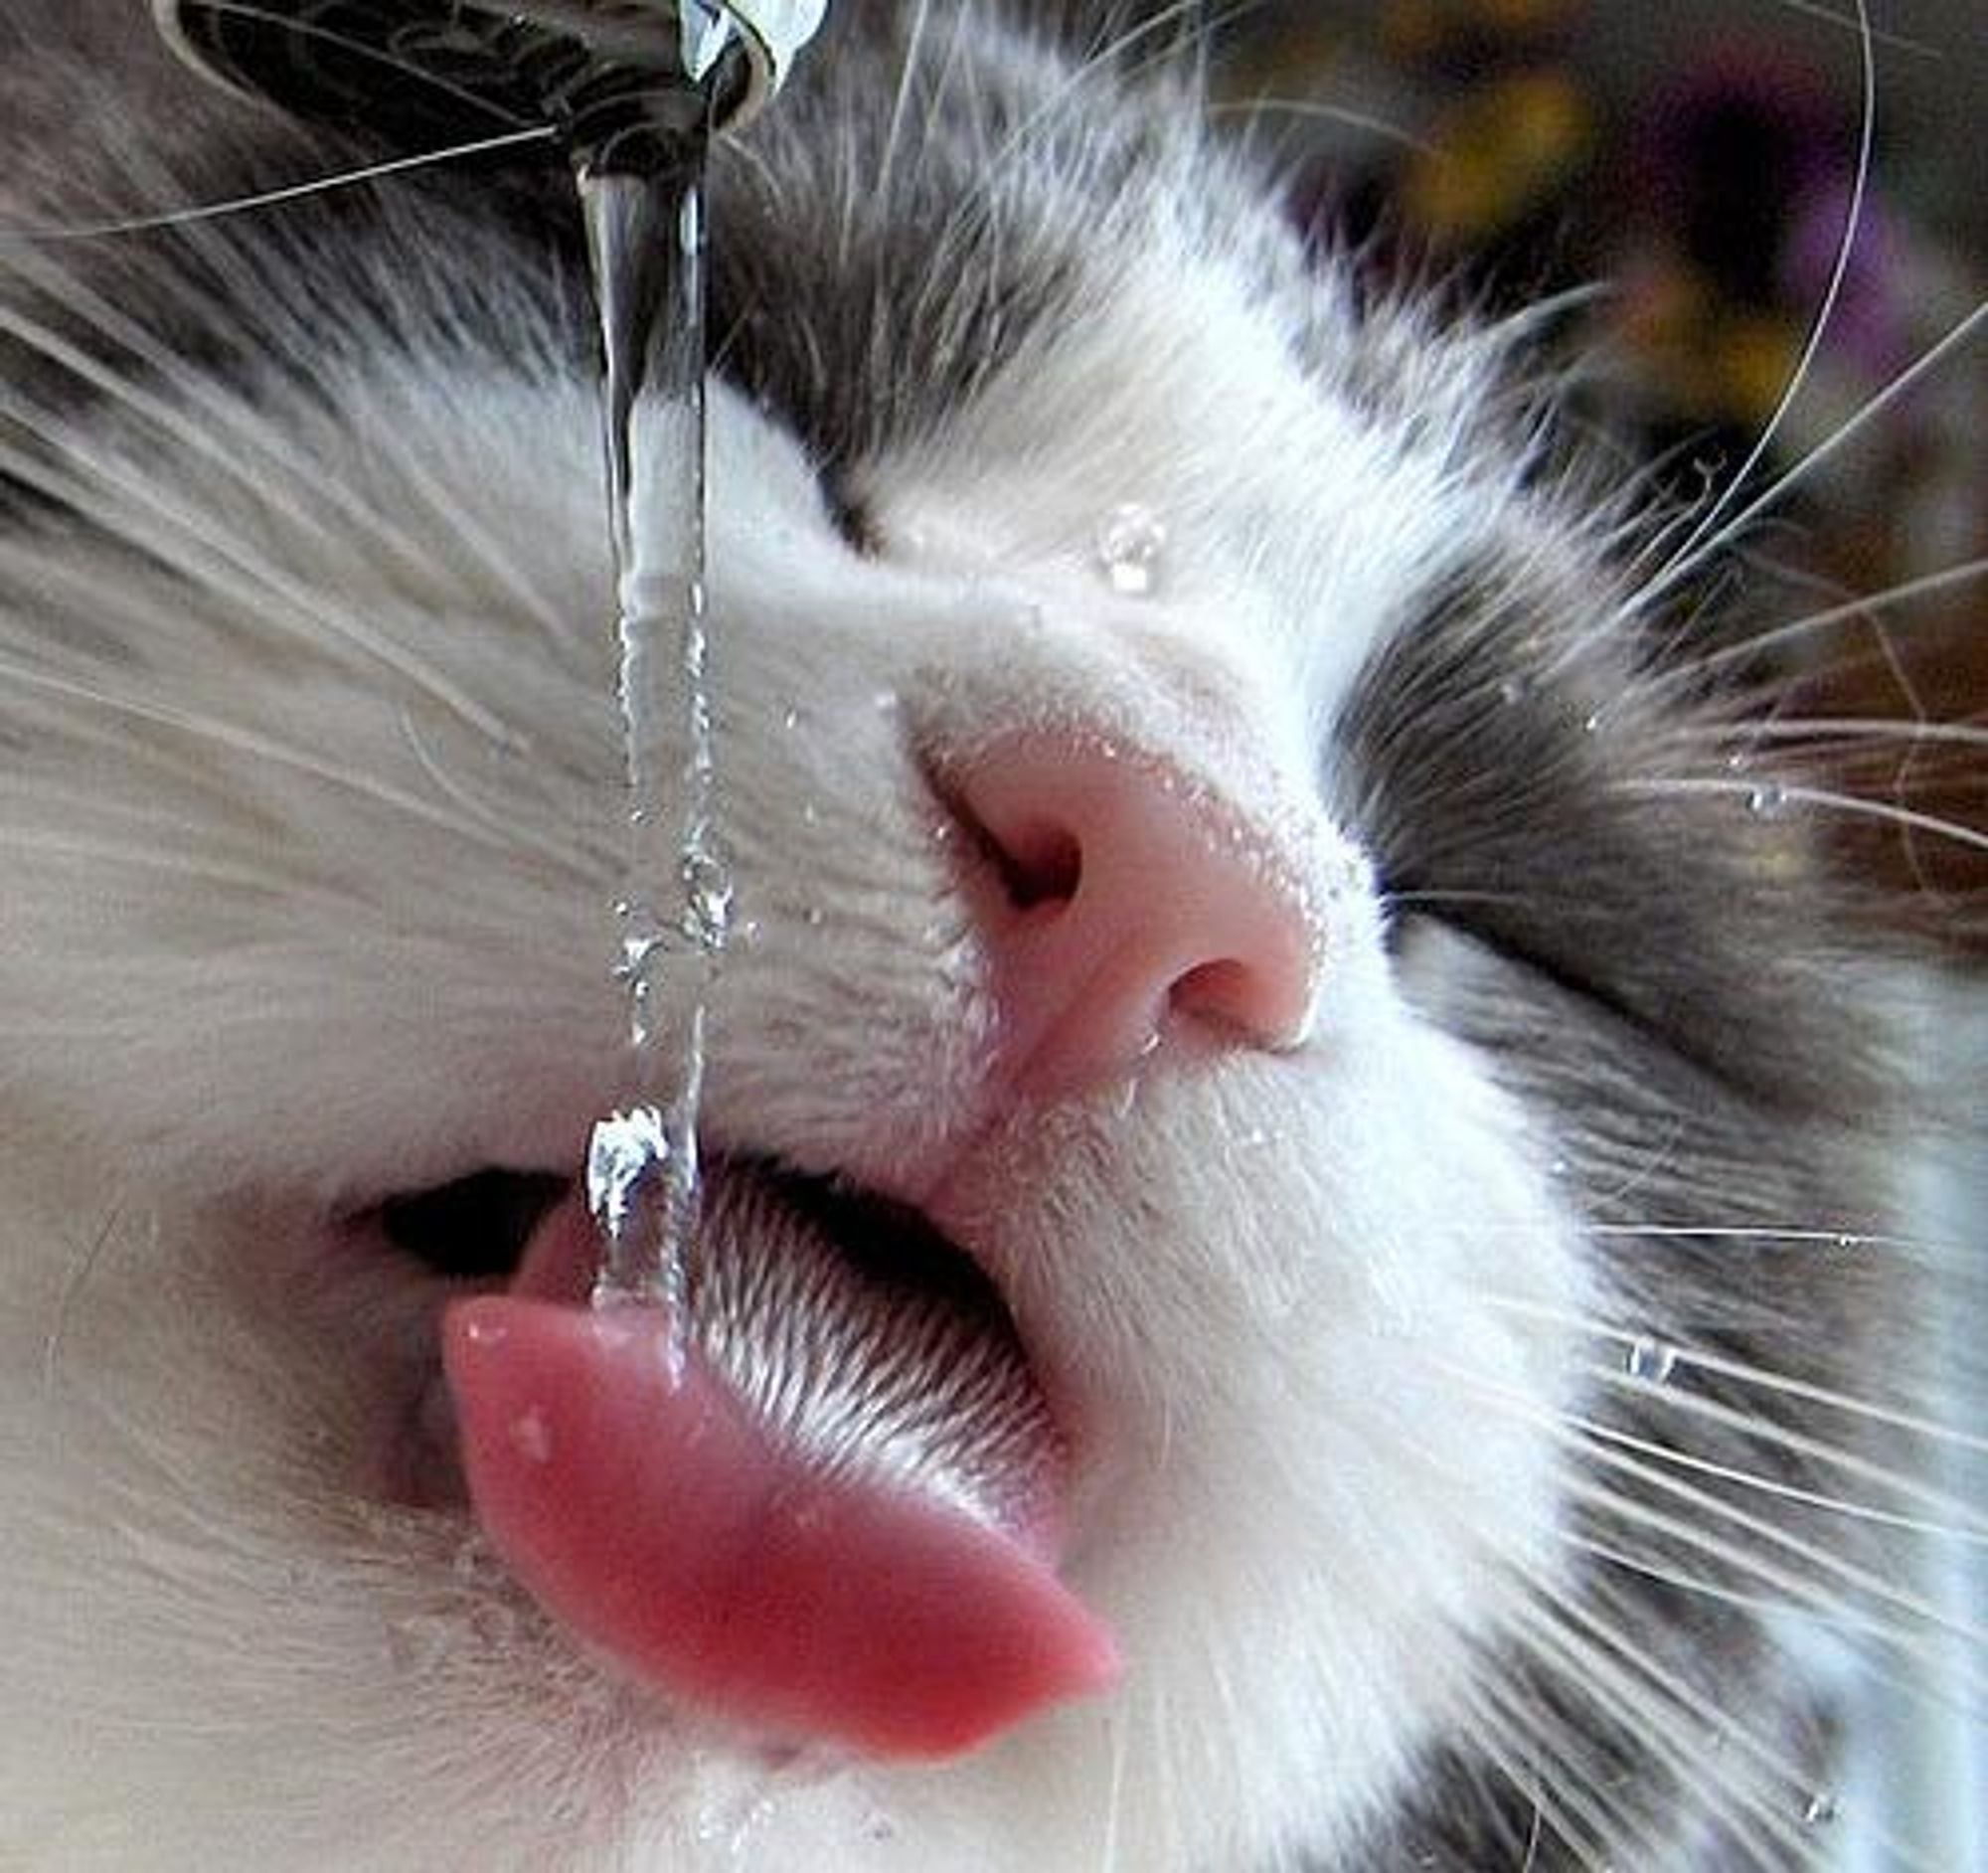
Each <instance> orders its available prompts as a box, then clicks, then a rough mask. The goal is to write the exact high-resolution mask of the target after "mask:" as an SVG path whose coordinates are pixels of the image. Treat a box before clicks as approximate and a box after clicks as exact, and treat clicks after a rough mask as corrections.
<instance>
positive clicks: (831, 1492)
mask: <svg viewBox="0 0 1988 1873" xmlns="http://www.w3.org/2000/svg"><path fill="white" fill-rule="evenodd" d="M383 1215H384V1217H385V1219H386V1226H387V1229H388V1233H389V1235H390V1237H394V1238H396V1239H398V1240H400V1241H402V1242H404V1243H412V1242H414V1241H424V1242H425V1243H426V1244H427V1245H428V1247H429V1249H430V1250H431V1251H432V1252H433V1253H432V1254H431V1256H430V1259H431V1261H432V1262H433V1263H434V1265H435V1266H438V1267H442V1268H444V1269H445V1270H446V1271H447V1272H449V1273H451V1274H454V1275H457V1276H459V1277H463V1278H464V1279H465V1281H466V1283H467V1284H468V1287H469V1291H470V1297H468V1298H464V1299H461V1300H458V1301H456V1302H454V1303H453V1304H451V1305H450V1306H449V1307H448V1308H447V1310H446V1313H445V1315H444V1317H443V1319H442V1322H441V1324H440V1328H439V1334H438V1338H439V1342H440V1347H441V1355H442V1358H441V1362H440V1366H439V1368H438V1369H437V1370H436V1371H435V1372H434V1375H433V1377H432V1379H431V1381H430V1382H429V1384H428V1385H427V1386H426V1388H425V1390H424V1393H423V1396H422V1398H421V1399H420V1401H419V1403H418V1405H417V1407H416V1408H415V1411H414V1415H413V1419H412V1422H411V1424H410V1426H409V1428H408V1432H407V1437H406V1440H405V1452H404V1457H403V1461H402V1464H401V1475H402V1480H403V1483H404V1485H405V1488H404V1493H406V1494H408V1495H410V1496H411V1497H413V1498H414V1499H417V1500H420V1501H423V1502H426V1503H429V1504H447V1503H461V1502H465V1501H466V1502H467V1503H468V1505H469V1506H470V1508H471V1509H472V1511H473V1512H474V1514H475V1515H476V1516H477V1518H478V1520H479V1521H480V1522H481V1523H482V1525H483V1528H484V1530H485V1532H486V1533H487V1534H488V1535H489V1536H490V1538H491V1540H492V1541H493V1542H494V1543H495V1544H496V1546H497V1547H498V1548H499V1549H500V1550H501V1551H502V1552H503V1553H504V1554H505V1556H506V1558H507V1559H508V1560H509V1561H510V1563H511V1565H512V1568H513V1571H514V1572H515V1573H516V1574H517V1575H518V1577H519V1579H520V1580H521V1581H522V1582H523V1584H524V1585H525V1586H526V1587H527V1588H528V1589H529V1590H530V1591H531V1592H532V1593H533V1594H534V1596H535V1597H536V1598H538V1599H539V1600H540V1601H541V1602H542V1604H544V1605H545V1606H546V1607H547V1609H548V1610H549V1611H550V1612H552V1613H553V1614H554V1615H555V1617H556V1618H560V1619H561V1620H562V1621H563V1622H564V1623H566V1624H567V1625H568V1626H569V1627H570V1628H572V1629H573V1630H574V1631H576V1632H577V1633H578V1634H579V1635H580V1636H581V1637H582V1638H584V1639H586V1640H588V1641H590V1642H592V1643H593V1644H594V1645H596V1646H598V1647H600V1648H602V1649H604V1650H606V1651H607V1652H608V1653H610V1654H611V1655H613V1656H614V1657H615V1658H617V1659H618V1660H619V1661H620V1662H621V1663H623V1664H624V1665H625V1666H627V1667H628V1668H629V1669H631V1670H633V1671H634V1672H636V1673H637V1674H638V1675H639V1676H641V1677H643V1678H645V1679H648V1680H650V1681H653V1682H656V1683H659V1684H660V1685H662V1686H663V1687H664V1688H665V1689H667V1690H669V1691H671V1692H673V1693H677V1694H680V1695H684V1696H687V1697H689V1698H690V1699H691V1700H693V1701H695V1702H698V1703H700V1704H702V1705H705V1706H707V1707H709V1708H711V1709H713V1710H714V1711H716V1712H717V1713H719V1714H721V1715H723V1716H726V1717H729V1718H733V1719H737V1720H740V1721H743V1722H745V1723H746V1724H749V1725H751V1726H753V1727H755V1728H758V1729H761V1730H767V1729H771V1730H774V1731H777V1732H780V1733H783V1734H789V1735H793V1734H798V1735H801V1736H804V1737H806V1738H808V1739H810V1740H823V1739H826V1740H829V1741H832V1742H836V1743H841V1744H846V1745H854V1746H856V1747H858V1748H861V1749H864V1750H867V1751H870V1752H873V1753H880V1754H892V1755H899V1754H910V1755H938V1754H946V1753H950V1752H951V1751H954V1750H957V1749H960V1748H964V1747H967V1746H969V1745H970V1744H973V1743H975V1742H978V1741H980V1740H981V1739H982V1738H984V1737H985V1736H988V1735H990V1734H992V1733H993V1732H995V1731H997V1730H999V1729H1002V1728H1005V1727H1006V1726H1007V1725H1008V1724H1010V1723H1012V1722H1014V1721H1016V1720H1017V1719H1018V1718H1020V1717H1021V1716H1024V1715H1027V1714H1028V1713H1029V1712H1030V1711H1032V1710H1034V1709H1036V1708H1038V1707H1040V1706H1041V1705H1042V1704H1043V1703H1045V1702H1048V1701H1050V1700H1052V1699H1056V1698H1061V1697H1066V1696H1069V1695H1072V1694H1074V1693H1076V1692H1079V1691H1082V1690H1086V1689H1089V1688H1093V1687H1094V1686H1096V1685H1098V1684H1100V1683H1102V1682H1104V1681H1106V1680H1107V1679H1108V1678H1109V1677H1110V1676H1111V1675H1112V1673H1113V1671H1114V1669H1115V1658H1114V1655H1113V1652H1112V1648H1111V1644H1110V1640H1109V1638H1108V1636H1107V1635H1106V1634H1105V1632H1104V1631H1103V1628H1102V1627H1101V1626H1099V1625H1098V1624H1097V1622H1096V1621H1095V1619H1094V1618H1092V1617H1091V1616H1090V1615H1089V1614H1088V1613H1087V1612H1085V1610H1084V1609H1082V1608H1081V1607H1080V1606H1078V1604H1077V1602H1076V1601H1075V1600H1074V1599H1072V1598H1071V1596H1070V1595H1069V1594H1068V1592H1067V1591H1066V1590H1065V1589H1064V1588H1063V1586H1062V1584H1061V1583H1060V1582H1059V1581H1058V1579H1057V1577H1056V1575H1055V1573H1054V1571H1053V1561H1054V1556H1055V1549H1056V1544H1057V1541H1058V1538H1059V1533H1060V1524H1061V1520H1062V1506H1063V1502H1064V1499H1065V1493H1066V1490H1065V1477H1066V1471H1067V1467H1068V1452H1067V1449H1066V1445H1065V1440H1064V1438H1063V1436H1062V1434H1061V1432H1060V1430H1059V1428H1058V1426H1057V1424H1056V1422H1055V1419H1054V1417H1053V1416H1052V1413H1051V1410H1050V1407H1049V1405H1048V1402H1047V1400H1046V1398H1045V1396H1044V1391H1043V1388H1042V1386H1041V1385H1040V1384H1039V1382H1038V1380H1037V1376H1036V1374H1035V1372H1034V1370H1033V1369H1032V1367H1031V1364H1030V1360H1029V1357H1028V1354H1027V1351H1026V1349H1025V1348H1024V1346H1023V1343H1022V1338H1021V1335H1020V1333H1019V1332H1018V1331H1017V1329H1016V1324H1015V1321H1014V1319H1013V1316H1012V1315H1011V1313H1010V1311H1009V1309H1008V1307H1007V1306H1006V1305H1005V1303H1004V1302H1003V1300H1002V1297H1001V1294H1000V1292H999V1290H998V1288H997V1287H996V1285H995V1284H994V1282H993V1281H992V1280H990V1279H989V1277H988V1276H987V1275H986V1274H985V1273H984V1271H983V1270H982V1269H981V1268H980V1267H979V1266H978V1265H977V1264H976V1263H975V1262H974V1261H973V1259H972V1258H971V1257H970V1256H968V1255H967V1254H966V1253H965V1252H964V1251H963V1250H962V1249H960V1248H959V1247H958V1245H956V1244H954V1243H953V1242H951V1241H949V1240H948V1239H947V1238H946V1237H945V1236H943V1235H942V1234H941V1233H940V1232H939V1231H938V1230H937V1229H935V1228H934V1227H933V1226H932V1225H931V1224H930V1223H929V1222H928V1221H927V1220H926V1219H925V1218H924V1217H922V1216H921V1215H919V1214H918V1213H917V1212H915V1211H913V1210H911V1209H909V1208H907V1207H906V1206H904V1205H902V1204H899V1203H896V1202H893V1201H890V1200H888V1199H885V1198H881V1197H878V1196H875V1195H872V1194H869V1193H865V1192H861V1191H856V1190H852V1189H850V1188H848V1187H846V1186H844V1185H841V1184H839V1183H837V1182H834V1181H830V1180H824V1179H820V1178H813V1177H805V1176H800V1175H797V1174H794V1173H791V1172H788V1171H785V1170H783V1169H781V1168H779V1167H777V1166H775V1165H772V1164H770V1163H767V1162H765V1161H762V1160H756V1159H751V1158H745V1157H733V1158H726V1159H721V1160H719V1161H717V1162H716V1163H714V1164H712V1165H711V1166H709V1167H708V1169H707V1173H706V1176H705V1179H704V1189H703V1196H702V1204H701V1212H700V1222H699V1227H698V1230H697V1232H696V1236H695V1241H694V1243H693V1245H692V1248H691V1253H690V1256H689V1260H688V1266H687V1276H688V1281H687V1300H686V1303H685V1305H684V1307H683V1309H682V1310H681V1314H680V1315H678V1314H673V1313H672V1312H671V1311H670V1310H669V1309H667V1308H665V1307H663V1306H661V1305H655V1306H649V1305H618V1306H615V1307H612V1308H608V1309H605V1310H602V1309H597V1308H594V1307H592V1306H591V1305H589V1301H588V1296H589V1293H590V1290H591V1286H592V1282H593V1276H594V1270H595V1267H596V1264H597V1261H598V1254H599V1246H598V1237H597V1233H596V1231H595V1228H594V1225H593V1222H592V1219H591V1218H590V1217H589V1216H588V1215H587V1213H586V1210H585V1207H584V1205H583V1203H582V1202H581V1201H580V1198H579V1197H578V1195H577V1194H575V1192H574V1191H573V1190H572V1189H571V1188H570V1187H567V1186H564V1185H562V1183H561V1182H560V1181H559V1180H556V1179H552V1178H546V1177H539V1176H533V1177H523V1176H515V1175H513V1174H510V1173H501V1172H486V1173H482V1174H480V1175H479V1176H478V1177H476V1178H472V1179H468V1180H464V1181H462V1182H460V1183H458V1184H454V1185H450V1186H447V1187H445V1188H444V1189H442V1190H437V1191H433V1192H428V1193H425V1194H423V1195H421V1196H419V1197H410V1198H403V1199H398V1200H397V1201H396V1202H395V1203H394V1204H390V1205H388V1206H387V1207H386V1210H385V1211H384V1212H383ZM479 1218H481V1219H483V1221H484V1222H485V1225H486V1228H487V1231H488V1237H487V1239H486V1240H485V1241H484V1242H483V1243H482V1244H481V1245H480V1246H479V1245H478V1244H477V1243H474V1242H472V1241H471V1240H470V1238H471V1237H472V1236H473V1235H474V1234H475V1226H476V1223H477V1221H478V1219H479Z"/></svg>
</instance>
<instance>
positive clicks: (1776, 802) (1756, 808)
mask: <svg viewBox="0 0 1988 1873" xmlns="http://www.w3.org/2000/svg"><path fill="white" fill-rule="evenodd" d="M1787 804H1788V790H1787V788H1786V787H1784V786H1782V785H1781V783H1780V782H1779V781H1778V780H1765V781H1762V782H1761V783H1760V785H1758V786H1756V787H1752V788H1749V789H1748V791H1747V794H1746V810H1747V811H1748V812H1749V813H1751V814H1752V815H1753V816H1754V817H1755V818H1756V819H1773V818H1776V817H1778V816H1779V815H1780V814H1781V813H1782V812H1784V811H1785V810H1786V809H1787Z"/></svg>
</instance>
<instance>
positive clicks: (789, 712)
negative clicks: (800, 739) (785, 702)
mask: <svg viewBox="0 0 1988 1873" xmlns="http://www.w3.org/2000/svg"><path fill="white" fill-rule="evenodd" d="M800 725H801V712H800V711H799V710H798V709H783V710H781V711H780V727H781V728H783V729H797V728H799V727H800Z"/></svg>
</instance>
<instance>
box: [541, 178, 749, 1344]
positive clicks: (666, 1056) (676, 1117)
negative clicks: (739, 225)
mask: <svg viewBox="0 0 1988 1873" xmlns="http://www.w3.org/2000/svg"><path fill="white" fill-rule="evenodd" d="M579 178H580V204H581V209H582V213H583V215H584V218H585V223H586V232H587V241H588V247H589V251H590V254H591V257H592V263H593V273H594V288H595V293H596V297H597V301H598V306H599V317H600V340H601V353H602V358H603V361H604V376H603V427H604V431H605V438H606V456H607V489H608V515H609V525H610V530H611V534H612V539H613V547H614V561H615V599H616V607H617V619H616V630H617V635H618V640H619V645H620V702H621V719H622V730H623V737H624V744H625V759H626V767H627V783H628V806H627V854H626V868H625V874H624V878H623V884H622V895H621V898H620V900H619V901H618V903H617V904H616V907H615V909H616V914H617V916H618V918H619V921H620V927H621V932H620V934H621V944H620V960H619V963H618V965H617V968H616V973H617V975H618V976H619V978H620V980H621V982H622V984H623V986H624V988H625V991H626V995H627V1005H628V1042H629V1049H630V1054H631V1058H632V1081H633V1093H632V1103H631V1105H630V1107H628V1109H626V1110H624V1111H617V1112H615V1113H613V1114H612V1115H610V1116H608V1117H606V1118H603V1119H601V1120H600V1121H599V1122H598V1123H597V1124H596V1125H595V1126H594V1129H593V1136H592V1140H591V1143H590V1145H589V1148H588V1153H587V1195H588V1200H589V1202H590V1203H591V1205H592V1208H593V1213H594V1216H595V1218H596V1219H597V1221H598V1222H599V1224H600V1228H601V1232H602V1237H603V1256H602V1262H601V1268H600V1273H599V1276H598V1277H597V1279H596V1281H595V1285H594V1301H595V1304H596V1305H604V1304H620V1303H625V1302H629V1301H650V1302H654V1301H660V1302H661V1303H662V1304H664V1305H665V1306H666V1307H668V1308H669V1309H670V1311H671V1314H672V1317H673V1319H675V1320H677V1321H678V1322H679V1325H680V1324H681V1320H682V1313H683V1304H684V1301H685V1299H686V1286H687V1276H686V1255H687V1249H688V1244H689V1240H690V1236H691V1233H692V1230H693V1228H694V1225H695V1222H696V1218H697V1209H698V1143H697V1124H698V1107H699V1104H700V1099H701V1095H702V1091H703V1081H704V1038H705V1007H704V1004H705V998H706V994H707V991H708V989H709V986H710V982H711V978H712V974H713V972H714V970H715V968H716V965H717V962H718V959H719V956H720V955H721V953H722V952H723V949H724V947H725V938H726V932H727V927H728V925H729V923H730V918H731V908H732V882H731V878H730V875H729V873H728V871H727V868H726V864H725V861H724V857H723V854H722V851H721V848H720V845H719V841H718V837H717V832H716V828H715V826H714V818H713V771H714V766H713V755H712V721H711V697H710V690H709V679H708V672H707V668H706V660H707V654H708V647H709V646H708V638H707V625H706V596H705V577H704V573H705V569H704V522H705V511H704V506H705V501H704V447H705V433H704V430H705V411H704V369H705V344H704V281H703V271H702V268H703V248H704V241H703V227H702V216H703V195H702V187H701V181H702V178H701V164H699V163H696V162H694V161H690V160H688V159H686V160H685V161H684V162H682V163H680V164H677V165H673V166H669V167H666V168H662V169H659V170H656V171H653V172H651V171H642V172H634V173H619V172H613V171H604V170H589V169H586V168H584V167H582V168H581V169H580V171H579ZM672 805H674V806H675V808H676V810H675V811H674V813H673V812H672V811H671V810H670V809H671V807H672Z"/></svg>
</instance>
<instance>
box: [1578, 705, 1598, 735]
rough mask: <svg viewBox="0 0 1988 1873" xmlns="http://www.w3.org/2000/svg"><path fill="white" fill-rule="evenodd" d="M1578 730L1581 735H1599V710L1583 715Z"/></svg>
mask: <svg viewBox="0 0 1988 1873" xmlns="http://www.w3.org/2000/svg"><path fill="white" fill-rule="evenodd" d="M1580 732H1581V734H1583V735H1599V734H1600V733H1601V711H1600V710H1598V709H1597V710H1595V711H1594V713H1593V714H1592V715H1590V716H1585V717H1583V718H1582V719H1581V724H1580Z"/></svg>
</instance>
